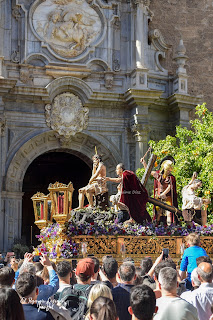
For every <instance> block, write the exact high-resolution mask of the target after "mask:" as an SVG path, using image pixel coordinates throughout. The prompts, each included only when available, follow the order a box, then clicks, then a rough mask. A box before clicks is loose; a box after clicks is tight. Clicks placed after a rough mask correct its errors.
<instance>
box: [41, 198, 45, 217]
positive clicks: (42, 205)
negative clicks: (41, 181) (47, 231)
mask: <svg viewBox="0 0 213 320" xmlns="http://www.w3.org/2000/svg"><path fill="white" fill-rule="evenodd" d="M43 219H44V204H43V203H42V202H41V220H43Z"/></svg>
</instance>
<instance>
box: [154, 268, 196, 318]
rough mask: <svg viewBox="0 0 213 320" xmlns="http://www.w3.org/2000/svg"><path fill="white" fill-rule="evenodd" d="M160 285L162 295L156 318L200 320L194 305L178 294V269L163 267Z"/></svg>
mask: <svg viewBox="0 0 213 320" xmlns="http://www.w3.org/2000/svg"><path fill="white" fill-rule="evenodd" d="M158 281H159V286H160V289H161V292H162V297H161V298H159V299H157V300H156V305H157V307H158V312H157V314H156V315H155V317H154V320H186V319H187V320H198V314H197V310H196V308H195V307H193V305H191V304H190V303H188V302H187V301H185V300H183V299H181V298H180V297H178V296H177V286H178V281H177V271H176V270H174V269H173V268H170V267H165V268H163V269H161V271H160V273H159V278H158Z"/></svg>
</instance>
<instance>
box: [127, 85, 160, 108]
mask: <svg viewBox="0 0 213 320" xmlns="http://www.w3.org/2000/svg"><path fill="white" fill-rule="evenodd" d="M162 93H163V92H162V91H158V90H137V89H128V90H127V91H126V93H125V94H124V99H125V100H126V102H127V103H128V105H129V106H135V105H140V106H149V105H150V104H153V103H154V102H155V101H156V100H158V99H160V96H161V94H162Z"/></svg>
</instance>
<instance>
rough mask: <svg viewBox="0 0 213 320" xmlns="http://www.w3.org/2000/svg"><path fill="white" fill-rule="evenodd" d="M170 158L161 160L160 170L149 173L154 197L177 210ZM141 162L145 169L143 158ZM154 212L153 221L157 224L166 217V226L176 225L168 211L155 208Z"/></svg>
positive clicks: (173, 216)
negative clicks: (152, 182) (152, 179)
mask: <svg viewBox="0 0 213 320" xmlns="http://www.w3.org/2000/svg"><path fill="white" fill-rule="evenodd" d="M167 158H168V157H167ZM170 158H172V157H170ZM170 158H169V159H166V158H164V159H163V161H162V162H161V170H157V171H152V172H151V175H152V176H153V177H154V179H155V180H154V197H155V198H156V199H159V200H161V201H163V202H166V203H167V204H168V205H170V206H174V207H176V208H178V202H177V191H176V179H175V177H174V176H173V175H172V174H171V172H172V170H173V161H172V160H170ZM141 162H142V163H143V165H144V167H145V168H146V166H147V165H146V162H145V160H144V158H142V159H141ZM154 211H155V215H154V220H157V222H160V221H163V222H164V216H166V222H167V224H168V225H170V224H171V223H176V222H177V221H178V220H177V217H176V216H175V214H174V213H172V212H170V211H165V210H164V209H162V208H160V207H155V208H154Z"/></svg>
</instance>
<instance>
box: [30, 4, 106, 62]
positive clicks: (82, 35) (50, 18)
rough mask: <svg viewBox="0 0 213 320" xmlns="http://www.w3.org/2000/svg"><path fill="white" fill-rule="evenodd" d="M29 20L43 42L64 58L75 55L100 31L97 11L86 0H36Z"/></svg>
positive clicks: (90, 42)
mask: <svg viewBox="0 0 213 320" xmlns="http://www.w3.org/2000/svg"><path fill="white" fill-rule="evenodd" d="M30 20H31V21H30V22H31V26H32V28H33V31H34V32H35V34H36V35H37V37H38V38H40V40H41V41H42V43H43V46H45V45H46V46H47V47H48V48H49V49H50V51H51V52H52V53H53V54H54V53H55V54H57V55H59V56H61V57H65V58H68V59H69V58H74V57H77V56H79V55H80V54H81V53H82V52H83V51H84V50H85V49H86V48H87V47H88V46H90V45H92V44H93V43H94V42H95V41H96V40H97V39H98V38H99V36H100V34H101V31H102V22H101V18H100V16H99V14H98V13H97V12H96V11H95V10H94V9H93V8H92V7H90V6H89V4H88V3H87V1H86V0H43V1H39V0H37V1H36V2H35V3H34V5H33V8H32V10H31V14H30Z"/></svg>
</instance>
